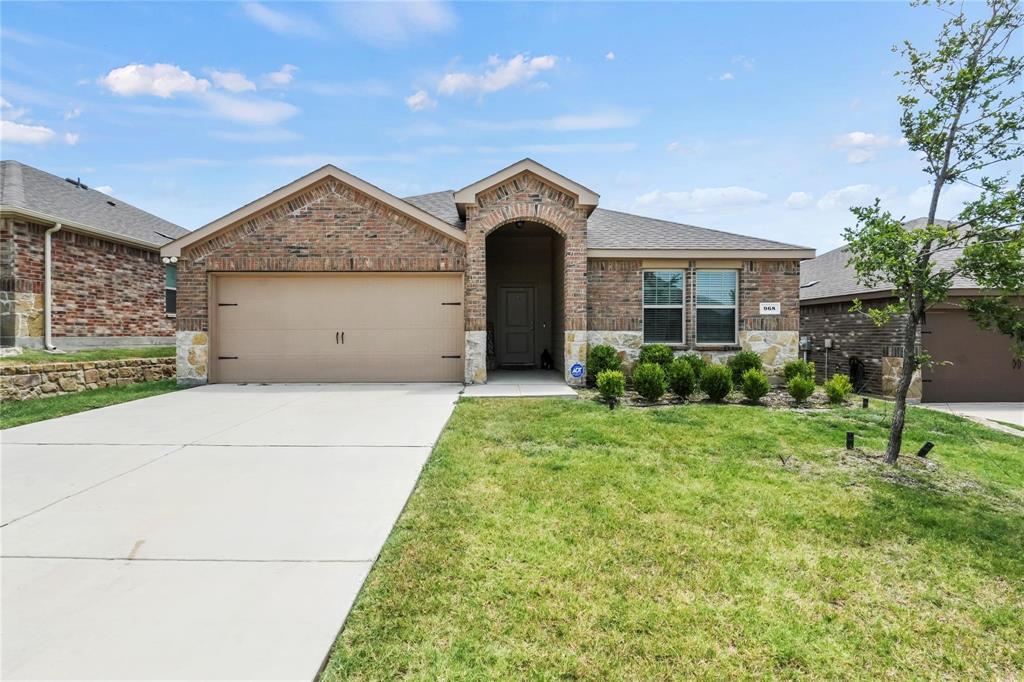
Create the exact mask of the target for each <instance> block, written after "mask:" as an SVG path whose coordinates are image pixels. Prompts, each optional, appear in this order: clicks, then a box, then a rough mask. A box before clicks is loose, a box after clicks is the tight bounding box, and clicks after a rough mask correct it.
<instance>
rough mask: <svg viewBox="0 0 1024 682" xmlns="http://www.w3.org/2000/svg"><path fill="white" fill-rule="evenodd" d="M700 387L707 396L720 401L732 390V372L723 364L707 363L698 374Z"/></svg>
mask: <svg viewBox="0 0 1024 682" xmlns="http://www.w3.org/2000/svg"><path fill="white" fill-rule="evenodd" d="M700 388H701V390H702V391H704V392H705V393H707V394H708V397H709V398H711V399H712V400H714V401H715V402H721V401H722V400H724V399H725V396H727V395H729V393H730V392H731V391H732V372H730V371H729V368H728V367H726V366H725V365H715V364H711V365H708V366H707V367H705V368H704V373H703V374H701V375H700Z"/></svg>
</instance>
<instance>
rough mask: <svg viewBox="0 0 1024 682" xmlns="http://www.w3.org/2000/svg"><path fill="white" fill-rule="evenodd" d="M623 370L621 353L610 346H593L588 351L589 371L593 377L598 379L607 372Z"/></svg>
mask: <svg viewBox="0 0 1024 682" xmlns="http://www.w3.org/2000/svg"><path fill="white" fill-rule="evenodd" d="M621 369H622V358H620V357H619V351H617V350H615V348H614V347H612V346H608V345H603V344H602V345H597V346H591V348H590V350H588V351H587V371H588V372H589V373H590V376H591V377H596V376H597V375H598V374H600V373H601V372H604V371H605V370H612V371H614V372H618V371H620V370H621Z"/></svg>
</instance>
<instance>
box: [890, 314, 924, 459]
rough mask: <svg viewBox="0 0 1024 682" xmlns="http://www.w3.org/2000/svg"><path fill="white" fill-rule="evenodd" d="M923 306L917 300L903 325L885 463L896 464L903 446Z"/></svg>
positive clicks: (915, 367)
mask: <svg viewBox="0 0 1024 682" xmlns="http://www.w3.org/2000/svg"><path fill="white" fill-rule="evenodd" d="M922 307H923V306H921V305H920V304H919V303H917V302H916V301H915V303H914V305H913V307H912V309H911V311H910V313H909V314H908V315H907V319H906V322H905V323H904V326H903V367H901V368H900V383H899V385H898V386H897V387H896V404H895V405H894V406H893V410H892V428H891V429H890V430H889V444H888V445H887V446H886V448H885V463H886V464H895V463H896V460H897V458H898V457H899V456H900V448H901V447H902V446H903V424H904V422H905V421H906V418H907V393H908V392H909V391H910V384H911V383H912V382H913V380H914V371H915V370H916V369H917V353H916V351H917V328H918V326H919V325H920V321H921V316H920V314H919V311H920V309H921V308H922Z"/></svg>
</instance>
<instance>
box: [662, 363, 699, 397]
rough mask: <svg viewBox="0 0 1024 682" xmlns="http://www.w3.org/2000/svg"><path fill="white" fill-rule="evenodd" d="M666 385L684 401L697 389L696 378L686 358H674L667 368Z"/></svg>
mask: <svg viewBox="0 0 1024 682" xmlns="http://www.w3.org/2000/svg"><path fill="white" fill-rule="evenodd" d="M668 385H669V388H671V389H672V392H673V393H675V394H676V395H677V396H679V397H680V398H682V399H684V400H685V399H686V398H689V397H690V395H691V394H692V393H693V391H694V390H695V389H696V388H697V377H696V375H694V373H693V368H692V367H691V366H690V363H689V362H687V361H686V358H676V359H675V360H673V361H672V364H671V365H669V366H668Z"/></svg>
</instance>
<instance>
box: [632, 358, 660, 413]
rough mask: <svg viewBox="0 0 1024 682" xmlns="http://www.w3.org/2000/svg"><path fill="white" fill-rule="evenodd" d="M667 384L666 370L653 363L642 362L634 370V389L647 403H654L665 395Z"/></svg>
mask: <svg viewBox="0 0 1024 682" xmlns="http://www.w3.org/2000/svg"><path fill="white" fill-rule="evenodd" d="M667 383H668V382H667V381H666V380H665V370H663V369H662V368H661V365H658V364H655V363H653V362H642V363H640V364H639V365H637V366H636V367H634V368H633V388H634V389H635V390H636V392H637V393H639V394H640V395H642V396H643V397H644V399H645V400H646V401H647V402H650V403H653V402H654V401H655V400H657V399H658V398H660V397H661V396H663V395H665V387H666V384H667Z"/></svg>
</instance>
